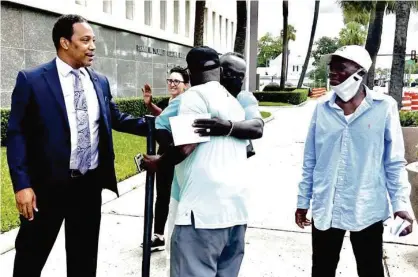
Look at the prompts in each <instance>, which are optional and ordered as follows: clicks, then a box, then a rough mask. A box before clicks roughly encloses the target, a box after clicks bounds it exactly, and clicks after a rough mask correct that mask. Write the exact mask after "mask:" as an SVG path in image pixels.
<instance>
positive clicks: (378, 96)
mask: <svg viewBox="0 0 418 277" xmlns="http://www.w3.org/2000/svg"><path fill="white" fill-rule="evenodd" d="M362 85H363V86H364V89H365V91H366V98H364V100H365V101H366V102H367V103H368V104H369V105H370V106H371V105H372V104H373V101H382V100H384V97H385V95H384V94H383V93H381V92H377V91H374V90H371V89H369V88H368V87H367V86H366V85H364V84H362ZM336 98H337V94H336V93H335V92H334V91H333V90H331V93H330V96H329V97H328V98H327V99H326V100H325V101H326V102H328V104H329V105H330V106H331V107H332V106H334V104H335V99H336Z"/></svg>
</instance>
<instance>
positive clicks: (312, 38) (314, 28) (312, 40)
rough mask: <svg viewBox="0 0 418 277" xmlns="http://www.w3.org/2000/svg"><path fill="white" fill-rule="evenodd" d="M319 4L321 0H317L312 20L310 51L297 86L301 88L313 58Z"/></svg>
mask: <svg viewBox="0 0 418 277" xmlns="http://www.w3.org/2000/svg"><path fill="white" fill-rule="evenodd" d="M319 4H320V0H316V1H315V11H314V18H313V22H312V29H311V38H310V40H309V46H308V52H307V53H306V58H305V63H304V64H303V67H302V73H301V74H300V78H299V82H298V86H297V88H301V87H302V84H303V79H305V74H306V70H307V69H308V65H309V59H310V58H311V52H312V45H313V43H314V39H315V32H316V24H317V23H318V14H319Z"/></svg>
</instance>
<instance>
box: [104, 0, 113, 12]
mask: <svg viewBox="0 0 418 277" xmlns="http://www.w3.org/2000/svg"><path fill="white" fill-rule="evenodd" d="M103 12H104V13H108V14H112V0H104V1H103Z"/></svg>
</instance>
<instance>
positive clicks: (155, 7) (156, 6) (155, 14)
mask: <svg viewBox="0 0 418 277" xmlns="http://www.w3.org/2000/svg"><path fill="white" fill-rule="evenodd" d="M151 22H152V23H151V26H152V27H153V28H155V29H160V1H159V0H154V1H152V17H151Z"/></svg>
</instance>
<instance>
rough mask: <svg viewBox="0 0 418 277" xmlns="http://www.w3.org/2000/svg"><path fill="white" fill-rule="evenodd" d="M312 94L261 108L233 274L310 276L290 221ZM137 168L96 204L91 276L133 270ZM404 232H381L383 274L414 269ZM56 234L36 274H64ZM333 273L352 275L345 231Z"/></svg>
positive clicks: (303, 246) (140, 199)
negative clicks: (266, 118)
mask: <svg viewBox="0 0 418 277" xmlns="http://www.w3.org/2000/svg"><path fill="white" fill-rule="evenodd" d="M314 106H315V101H311V102H308V103H307V105H305V106H303V107H299V108H279V109H278V108H272V107H266V108H262V109H265V110H268V111H272V112H273V115H274V117H275V119H274V120H273V121H270V122H269V123H268V124H266V127H265V133H264V137H263V138H262V139H261V140H258V141H255V142H254V147H255V150H256V153H257V154H256V156H254V157H252V158H251V159H250V160H249V162H250V163H251V168H252V170H253V172H252V174H251V178H252V187H251V202H250V213H251V214H250V217H251V220H250V223H249V228H248V232H247V237H246V243H247V245H246V255H245V258H244V261H243V264H242V268H241V273H240V277H258V276H265V277H267V276H271V277H273V276H274V277H278V276H286V277H293V276H294V277H302V276H310V260H311V246H310V234H309V232H310V228H308V229H306V230H301V229H299V228H297V226H295V224H294V222H293V214H294V209H295V205H296V193H297V184H298V181H299V180H300V174H301V163H302V152H303V147H304V140H305V137H306V131H307V127H308V124H309V120H310V116H311V114H312V111H313V108H314ZM143 184H144V175H138V176H136V177H134V178H133V179H130V180H127V181H125V182H122V183H120V184H119V187H120V188H121V189H123V190H124V191H126V190H127V188H129V187H133V186H137V189H134V190H132V191H131V192H128V193H126V194H124V195H123V196H121V197H120V198H119V199H116V200H113V201H111V200H112V199H111V198H109V197H111V196H110V195H109V194H106V199H107V201H109V202H107V203H106V204H104V205H103V208H102V212H103V219H102V231H101V237H100V248H99V266H98V276H112V277H113V276H118V277H119V276H141V259H142V251H141V248H140V247H139V245H140V243H141V241H142V230H143V209H144V195H145V193H144V185H143ZM414 227H415V233H414V234H413V235H411V236H409V237H408V238H404V239H398V240H397V241H394V240H393V239H392V238H390V237H389V236H388V235H385V241H386V243H385V244H384V249H385V254H386V258H385V260H384V262H385V266H386V271H387V276H391V277H393V276H395V277H397V276H399V277H404V276H416V275H417V274H418V227H417V226H416V225H415V226H414ZM64 249H65V247H64V238H63V234H62V233H61V234H60V237H59V239H58V241H57V243H56V245H55V247H54V249H53V252H52V253H51V255H50V258H49V260H48V262H47V265H46V267H45V270H44V274H43V276H54V277H55V276H65V250H64ZM13 258H14V250H11V251H9V252H7V253H5V254H3V255H2V256H1V260H0V268H1V271H2V274H1V276H5V277H8V276H11V272H12V264H13ZM151 263H152V276H156V277H161V276H166V275H165V274H166V269H167V267H166V266H167V264H166V263H167V262H166V256H165V253H164V252H159V253H154V254H153V256H152V261H151ZM337 276H347V277H352V276H357V275H356V266H355V261H354V256H353V254H352V250H351V245H350V242H349V239H348V238H346V240H345V242H344V246H343V250H342V253H341V262H340V264H339V267H338V270H337Z"/></svg>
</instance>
